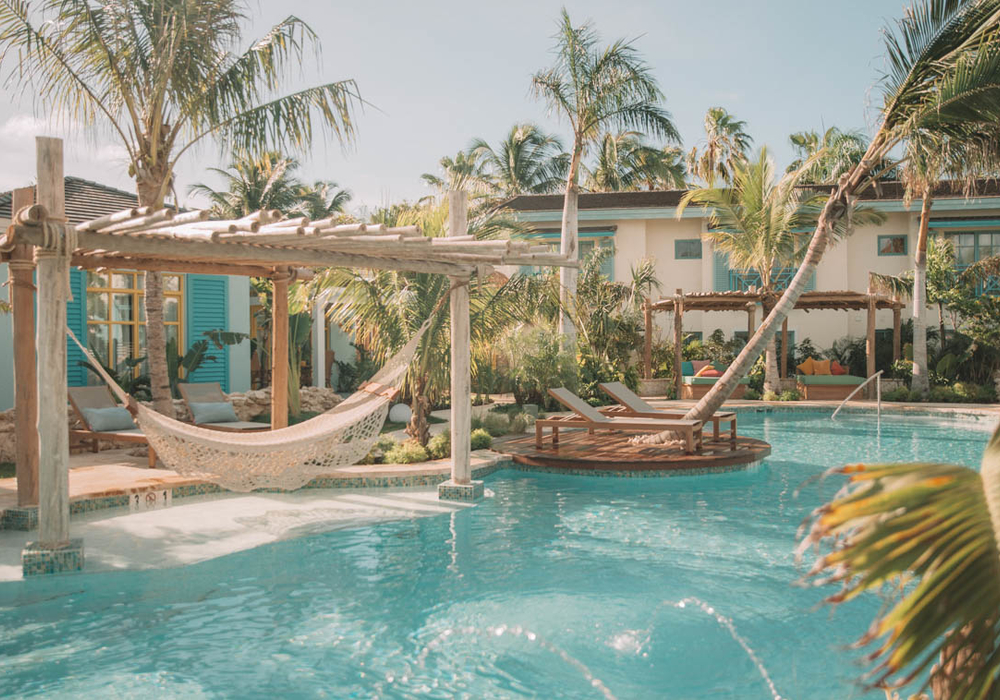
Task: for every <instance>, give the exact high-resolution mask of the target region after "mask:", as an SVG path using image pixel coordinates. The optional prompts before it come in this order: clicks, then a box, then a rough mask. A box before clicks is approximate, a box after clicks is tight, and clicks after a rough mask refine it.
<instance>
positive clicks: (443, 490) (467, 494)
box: [438, 479, 486, 503]
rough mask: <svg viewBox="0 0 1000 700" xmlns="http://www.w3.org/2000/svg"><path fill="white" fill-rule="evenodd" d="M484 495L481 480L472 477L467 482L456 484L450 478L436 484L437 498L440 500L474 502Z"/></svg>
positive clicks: (484, 490) (484, 491)
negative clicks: (469, 481)
mask: <svg viewBox="0 0 1000 700" xmlns="http://www.w3.org/2000/svg"><path fill="white" fill-rule="evenodd" d="M485 496H486V489H485V488H484V486H483V482H482V480H479V479H473V480H472V483H469V484H456V483H455V482H454V481H452V480H451V479H448V480H447V481H442V482H441V483H440V484H438V498H439V499H440V500H442V501H458V502H460V503H474V502H475V501H478V500H480V499H481V498H484V497H485Z"/></svg>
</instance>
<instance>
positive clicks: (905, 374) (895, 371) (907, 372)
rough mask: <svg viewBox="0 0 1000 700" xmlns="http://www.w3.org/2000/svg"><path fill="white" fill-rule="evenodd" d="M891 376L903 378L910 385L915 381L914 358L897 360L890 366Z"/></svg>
mask: <svg viewBox="0 0 1000 700" xmlns="http://www.w3.org/2000/svg"><path fill="white" fill-rule="evenodd" d="M889 376H890V377H892V378H893V379H902V380H903V381H904V382H906V384H907V385H909V384H910V382H911V381H913V360H905V359H900V360H896V361H895V362H893V363H892V366H891V367H890V368H889Z"/></svg>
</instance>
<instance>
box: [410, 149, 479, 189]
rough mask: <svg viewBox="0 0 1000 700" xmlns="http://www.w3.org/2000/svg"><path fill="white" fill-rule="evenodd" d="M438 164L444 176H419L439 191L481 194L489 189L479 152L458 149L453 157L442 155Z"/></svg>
mask: <svg viewBox="0 0 1000 700" xmlns="http://www.w3.org/2000/svg"><path fill="white" fill-rule="evenodd" d="M438 164H439V165H440V166H441V170H442V171H443V172H444V177H441V176H440V175H435V174H434V173H424V174H423V175H421V176H420V178H421V179H422V180H423V181H424V182H426V183H427V184H428V185H430V186H431V187H433V188H434V189H436V190H438V191H439V192H442V193H443V192H448V191H449V190H458V191H462V192H468V193H469V194H471V195H480V196H481V195H483V194H485V193H486V192H487V191H488V190H489V180H488V177H487V175H486V172H485V171H484V170H483V164H482V161H481V158H480V156H479V154H477V153H473V152H470V153H467V152H465V151H459V152H458V153H456V154H455V157H454V158H452V157H451V156H444V157H443V158H442V159H441V160H440V161H438Z"/></svg>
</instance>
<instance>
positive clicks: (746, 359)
mask: <svg viewBox="0 0 1000 700" xmlns="http://www.w3.org/2000/svg"><path fill="white" fill-rule="evenodd" d="M884 141H885V136H884V135H881V134H880V135H879V136H876V138H875V139H874V140H873V141H872V143H871V145H869V147H868V151H867V152H866V153H865V155H864V158H863V159H862V160H861V163H860V164H859V165H857V166H855V168H854V169H853V170H852V171H851V172H850V173H848V174H846V175H844V176H843V177H841V178H840V182H838V184H837V186H836V188H835V189H834V191H833V193H832V194H831V195H830V199H828V200H827V202H826V204H825V205H824V206H823V211H822V212H821V213H820V216H819V222H818V223H817V224H816V231H815V232H814V233H813V236H812V239H811V240H810V241H809V248H808V249H807V250H806V254H805V258H803V260H802V264H801V265H800V266H799V269H798V272H796V273H795V276H794V277H793V278H792V281H791V283H790V284H789V285H788V288H787V289H785V293H784V294H782V295H781V298H780V299H779V300H778V303H777V304H775V306H774V309H772V310H771V313H769V314H768V315H767V317H766V318H765V319H764V322H763V323H761V325H760V326H759V327H758V328H757V332H756V333H754V334H753V337H752V338H750V340H749V342H748V343H747V344H746V345H745V346H743V350H741V351H740V354H739V355H738V356H737V358H736V360H735V361H733V363H732V364H731V365H729V368H728V369H727V370H726V371H725V373H724V374H723V375H722V377H720V378H719V381H718V382H716V383H715V386H713V387H712V388H711V389H710V390H709V391H708V393H707V394H705V395H704V396H703V397H702V398H701V399H700V400H699V401H698V403H696V404H695V405H694V407H693V408H692V409H691V410H690V411H688V412H687V414H686V415H685V418H687V419H689V420H706V419H707V418H708V417H709V416H711V415H712V414H713V413H715V412H716V411H717V410H719V408H720V407H721V406H722V404H723V403H724V402H725V400H726V399H728V398H729V397H730V396H732V393H733V392H734V391H735V390H736V387H737V386H739V381H740V379H742V378H743V377H745V376H746V374H747V372H748V371H749V370H750V367H751V366H752V365H753V363H754V362H755V361H756V360H757V358H758V357H759V356H760V353H761V352H762V351H763V350H764V348H765V347H766V346H767V344H768V342H770V340H771V338H773V337H774V335H775V334H776V333H777V332H778V330H779V329H780V328H781V324H782V323H783V322H784V320H785V319H786V318H787V317H788V314H789V313H790V312H791V311H792V309H794V308H795V303H796V302H797V301H798V300H799V297H800V296H802V293H803V292H804V291H805V290H806V286H807V285H808V284H809V280H810V278H811V277H812V275H813V273H814V272H815V271H816V266H817V265H819V262H820V260H822V259H823V253H824V252H826V247H827V246H828V245H829V244H830V240H831V239H832V237H833V230H834V227H835V226H836V225H837V224H838V223H839V222H840V220H841V219H843V218H844V217H845V216H847V215H848V213H849V212H850V210H851V206H852V204H853V203H852V201H851V199H852V197H853V195H854V190H856V189H857V188H858V186H859V185H860V183H861V181H862V180H863V179H864V178H865V177H866V176H867V175H868V173H869V172H870V171H871V169H872V167H873V166H874V164H875V163H876V162H877V161H878V156H879V154H880V152H881V150H882V148H883V144H884ZM671 439H673V434H672V433H671V431H669V430H666V431H663V432H662V433H657V434H656V435H652V436H650V437H649V438H646V442H650V443H654V444H655V443H664V442H666V441H668V440H671Z"/></svg>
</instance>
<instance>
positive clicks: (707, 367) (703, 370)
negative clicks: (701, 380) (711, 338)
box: [694, 362, 715, 377]
mask: <svg viewBox="0 0 1000 700" xmlns="http://www.w3.org/2000/svg"><path fill="white" fill-rule="evenodd" d="M713 369H715V367H713V366H712V363H711V362H709V363H708V364H707V365H705V366H704V367H702V368H701V369H699V370H698V371H697V372H695V373H694V376H696V377H700V376H702V373H703V372H708V371H709V370H713Z"/></svg>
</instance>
